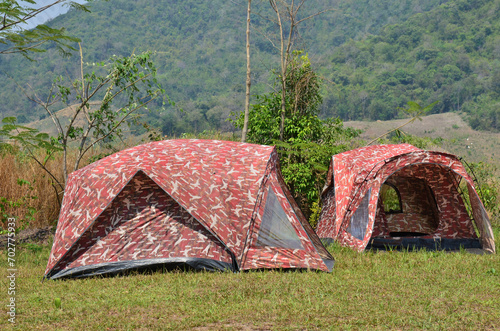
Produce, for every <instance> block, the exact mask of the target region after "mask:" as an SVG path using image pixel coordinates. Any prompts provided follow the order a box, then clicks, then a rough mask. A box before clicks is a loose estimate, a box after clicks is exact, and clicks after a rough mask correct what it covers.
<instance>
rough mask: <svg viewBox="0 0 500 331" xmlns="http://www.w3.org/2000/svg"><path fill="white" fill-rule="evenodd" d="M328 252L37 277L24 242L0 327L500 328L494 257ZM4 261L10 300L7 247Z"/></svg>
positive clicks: (38, 259)
mask: <svg viewBox="0 0 500 331" xmlns="http://www.w3.org/2000/svg"><path fill="white" fill-rule="evenodd" d="M495 235H496V238H499V236H500V228H495ZM498 249H499V243H498V242H497V250H498ZM330 250H331V252H332V254H333V255H334V257H335V259H336V261H337V262H336V265H335V267H334V270H333V272H332V273H323V272H283V271H259V272H242V273H236V274H233V273H207V272H155V273H150V274H131V275H128V276H120V277H108V278H100V277H98V278H87V279H80V280H66V281H61V280H59V281H44V282H41V277H42V275H43V273H44V271H45V267H46V263H47V259H48V255H49V251H50V245H46V246H39V245H36V244H30V245H26V244H25V245H21V246H20V247H18V250H17V256H16V263H17V269H18V271H17V274H16V276H17V278H16V291H17V293H16V300H17V316H16V324H15V325H14V326H12V325H10V323H9V322H8V321H7V318H6V307H5V304H2V307H3V308H2V309H3V311H4V313H3V314H2V316H3V317H2V319H1V320H0V329H6V328H7V327H12V329H14V330H31V329H41V330H47V329H54V330H81V329H86V330H157V329H174V330H179V329H194V330H212V329H217V330H234V329H236V330H253V329H258V330H267V329H273V330H274V329H276V330H296V329H342V330H350V329H352V330H361V329H367V328H371V329H392V330H394V329H397V330H403V329H404V330H415V329H431V330H432V329H447V330H458V329H460V330H464V329H469V330H479V329H482V330H487V329H491V330H493V329H499V328H500V309H498V307H500V255H498V254H496V255H481V256H480V255H473V254H469V253H466V252H458V253H452V254H450V253H445V252H428V251H420V252H365V253H361V254H360V253H356V252H354V251H352V250H350V249H347V248H342V247H338V246H331V247H330ZM0 261H1V262H0V263H1V264H0V265H1V270H0V279H1V282H2V295H1V296H0V298H2V300H1V301H2V302H3V303H6V302H7V300H8V296H7V290H6V288H7V278H6V276H7V265H6V261H7V254H6V252H5V250H4V251H2V252H1V254H0ZM56 298H60V299H61V307H60V308H57V307H56V305H55V303H54V300H55V299H56Z"/></svg>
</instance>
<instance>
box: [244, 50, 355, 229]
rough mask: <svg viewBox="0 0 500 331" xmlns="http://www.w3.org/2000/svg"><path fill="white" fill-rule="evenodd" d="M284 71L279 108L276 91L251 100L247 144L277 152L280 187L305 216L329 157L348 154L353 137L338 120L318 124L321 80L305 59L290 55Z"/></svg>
mask: <svg viewBox="0 0 500 331" xmlns="http://www.w3.org/2000/svg"><path fill="white" fill-rule="evenodd" d="M289 67H290V68H291V69H290V74H289V75H287V80H286V82H285V92H286V93H285V102H284V103H282V93H281V91H279V90H275V91H274V92H272V93H269V94H265V95H261V96H256V99H257V101H258V102H257V103H256V104H254V105H252V107H251V109H250V111H249V117H248V128H249V131H248V136H247V140H248V141H249V142H251V143H256V144H264V145H277V146H278V147H279V153H280V164H281V169H282V174H283V177H284V179H285V182H286V184H287V185H288V187H289V188H290V191H291V193H292V195H293V196H294V198H295V200H296V201H297V202H298V203H299V205H300V206H301V208H302V210H303V211H304V213H305V214H306V216H309V215H311V212H312V209H313V206H314V205H315V204H317V203H318V199H319V194H320V190H321V186H322V183H324V179H325V176H326V171H327V170H328V164H329V161H330V158H331V156H332V155H334V154H337V153H339V152H342V151H345V150H347V149H348V148H350V146H351V140H352V138H354V137H356V136H357V135H358V132H357V131H355V130H352V129H350V128H344V127H343V123H342V121H340V120H338V119H335V120H332V119H330V120H326V121H324V120H321V119H320V118H319V116H318V115H319V111H320V105H321V102H322V97H321V95H320V89H321V80H320V78H319V77H318V76H317V74H316V73H315V72H314V70H313V69H312V67H311V63H310V61H309V58H308V56H307V55H304V54H303V52H301V51H295V52H293V54H292V58H291V60H290V63H289ZM274 75H275V85H278V86H280V85H281V77H280V76H279V74H277V73H276V72H274ZM282 104H284V105H285V122H284V129H283V132H281V129H280V128H281V119H282V116H281V115H282V107H281V106H282ZM243 121H244V117H243V115H240V117H239V118H238V119H237V120H236V123H235V124H236V126H237V127H239V128H241V127H242V126H243ZM311 223H312V224H314V221H313V222H311Z"/></svg>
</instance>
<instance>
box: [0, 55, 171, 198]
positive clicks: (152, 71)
mask: <svg viewBox="0 0 500 331" xmlns="http://www.w3.org/2000/svg"><path fill="white" fill-rule="evenodd" d="M80 55H81V52H80ZM83 67H84V66H83V58H82V56H81V67H80V69H81V77H80V78H79V79H77V80H75V81H73V82H66V81H65V80H64V79H62V78H61V77H58V78H57V79H56V80H55V81H54V83H53V85H52V86H51V88H50V90H49V92H48V94H47V95H46V96H45V97H41V96H39V95H37V94H36V93H34V94H30V93H29V92H28V91H26V90H24V92H25V94H26V96H27V97H28V98H29V99H30V100H32V101H33V102H35V103H36V104H37V105H39V106H40V107H41V108H43V109H44V110H45V112H46V113H47V115H48V116H49V117H50V118H51V119H52V121H53V123H54V126H55V128H56V129H57V132H58V135H57V137H50V136H49V135H48V134H46V133H40V132H38V130H36V129H33V128H29V127H25V126H21V125H18V124H17V123H16V118H15V117H7V118H5V119H3V123H4V126H3V127H2V129H1V130H0V135H4V136H6V137H7V138H8V139H9V140H11V141H15V142H17V143H18V144H19V145H20V146H21V147H22V148H23V149H24V150H25V151H26V152H27V153H28V154H29V156H30V157H31V158H33V159H34V160H35V161H36V162H37V163H38V164H39V165H40V166H41V167H42V168H43V169H44V170H45V171H46V172H47V173H48V174H49V175H50V176H51V178H52V179H53V181H54V185H55V186H56V187H57V188H58V189H59V190H61V191H63V190H64V187H65V182H66V179H67V176H68V173H69V172H70V171H74V170H77V169H78V168H79V166H80V162H81V161H82V158H83V156H84V155H85V154H86V153H87V152H88V151H89V150H90V149H91V148H92V147H94V146H96V145H98V144H104V143H109V142H111V141H113V140H115V139H117V138H120V137H121V135H122V131H121V128H122V127H123V125H124V124H125V123H130V122H131V121H134V120H137V118H138V116H139V115H138V111H139V110H140V109H147V107H148V104H150V103H151V102H152V101H153V100H154V99H156V98H159V97H160V96H162V95H163V94H164V90H163V89H162V87H161V85H160V84H159V83H158V82H157V80H156V67H155V65H154V63H153V62H152V61H151V59H150V54H149V53H141V54H138V55H135V54H132V55H131V56H128V57H118V56H114V57H112V58H110V59H109V61H107V62H102V63H96V64H93V65H92V67H93V68H92V69H95V71H91V72H86V73H84V70H83ZM61 104H65V105H66V106H67V108H66V110H69V116H67V118H62V117H63V116H64V114H61V113H59V112H57V111H56V110H58V109H60V108H61ZM40 149H42V150H45V151H46V153H45V154H43V155H45V158H40V153H37V150H40ZM74 149H76V156H75V159H74V162H73V164H72V165H71V164H70V159H69V157H68V156H69V154H70V152H71V151H72V150H74ZM58 151H62V152H63V161H62V163H63V164H62V167H63V169H64V178H56V176H55V175H54V174H52V173H51V172H50V171H49V170H48V168H47V167H46V163H47V162H48V160H49V159H50V156H51V155H53V154H54V153H56V152H58Z"/></svg>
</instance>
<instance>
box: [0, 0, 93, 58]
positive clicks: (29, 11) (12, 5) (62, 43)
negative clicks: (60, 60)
mask: <svg viewBox="0 0 500 331" xmlns="http://www.w3.org/2000/svg"><path fill="white" fill-rule="evenodd" d="M56 5H67V6H70V7H71V8H76V9H80V10H83V11H86V12H88V11H89V9H88V8H87V6H86V5H81V4H79V3H77V2H73V1H68V0H54V1H52V2H51V3H49V4H46V5H38V6H37V2H36V1H35V0H23V1H17V0H2V1H1V2H0V17H2V21H1V24H0V46H1V45H4V47H2V48H0V54H11V53H20V54H22V55H23V56H24V57H25V58H27V59H32V58H31V55H30V53H41V52H45V51H46V49H45V48H43V47H41V46H42V45H43V44H45V43H47V42H52V43H54V44H55V45H56V48H57V50H58V51H59V52H60V53H62V54H63V55H69V51H72V50H75V48H74V47H72V46H71V44H72V43H74V42H76V41H79V39H78V38H74V37H70V36H68V35H66V31H65V29H64V28H59V29H58V28H53V27H50V26H48V25H45V24H40V25H37V26H36V27H35V28H34V29H27V28H26V23H28V22H29V21H30V20H31V19H32V18H34V17H35V16H38V15H40V14H42V13H43V12H44V11H46V10H47V9H49V8H51V7H53V6H56ZM30 6H35V7H30Z"/></svg>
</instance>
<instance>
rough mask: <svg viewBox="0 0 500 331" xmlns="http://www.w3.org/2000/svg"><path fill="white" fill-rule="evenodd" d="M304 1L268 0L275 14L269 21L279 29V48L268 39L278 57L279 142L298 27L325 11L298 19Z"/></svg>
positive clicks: (283, 122)
mask: <svg viewBox="0 0 500 331" xmlns="http://www.w3.org/2000/svg"><path fill="white" fill-rule="evenodd" d="M304 2H305V0H299V1H297V3H296V2H295V0H291V1H289V2H287V1H286V0H269V4H270V5H271V8H272V10H273V11H274V13H275V14H276V17H275V18H274V19H270V20H271V21H272V22H274V23H275V24H276V25H277V26H278V29H279V35H278V41H279V46H278V45H276V43H275V42H273V41H272V40H271V39H269V40H270V41H271V42H272V44H273V46H274V47H275V48H276V49H277V50H278V51H279V56H280V74H279V80H280V85H281V86H280V87H281V124H280V140H281V141H283V140H284V134H285V132H284V131H285V112H286V105H285V98H286V82H287V77H288V76H289V75H291V74H292V73H291V70H293V68H292V67H290V66H289V64H290V61H291V60H292V53H293V46H294V42H295V39H296V37H297V28H298V25H299V24H300V23H302V22H304V21H306V20H308V19H311V18H313V17H315V16H317V15H319V14H321V13H324V12H326V11H328V9H327V10H323V11H320V12H317V13H315V14H312V15H310V16H307V17H305V18H303V19H299V18H298V13H299V10H300V9H301V8H302V6H303V5H304Z"/></svg>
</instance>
